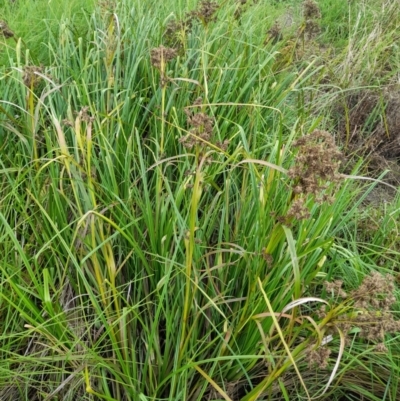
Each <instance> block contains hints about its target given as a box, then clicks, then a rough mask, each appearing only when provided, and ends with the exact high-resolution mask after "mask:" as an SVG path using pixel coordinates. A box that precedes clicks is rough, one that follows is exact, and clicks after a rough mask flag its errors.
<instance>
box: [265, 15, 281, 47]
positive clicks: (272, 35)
mask: <svg viewBox="0 0 400 401" xmlns="http://www.w3.org/2000/svg"><path fill="white" fill-rule="evenodd" d="M267 33H268V36H267V38H266V39H265V41H264V44H265V45H266V44H267V43H270V42H271V43H272V44H276V43H278V42H279V41H280V40H282V39H283V35H282V28H281V26H280V25H279V22H278V21H275V23H274V25H272V27H271V28H270V29H269V31H268V32H267Z"/></svg>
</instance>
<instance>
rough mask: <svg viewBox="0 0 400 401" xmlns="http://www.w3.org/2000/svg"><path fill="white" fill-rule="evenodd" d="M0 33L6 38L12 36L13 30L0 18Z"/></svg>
mask: <svg viewBox="0 0 400 401" xmlns="http://www.w3.org/2000/svg"><path fill="white" fill-rule="evenodd" d="M0 34H1V35H3V36H4V37H5V38H6V39H9V38H12V37H14V32H13V31H12V30H11V29H10V28H9V26H8V24H7V22H6V21H2V20H0Z"/></svg>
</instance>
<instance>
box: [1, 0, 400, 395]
mask: <svg viewBox="0 0 400 401" xmlns="http://www.w3.org/2000/svg"><path fill="white" fill-rule="evenodd" d="M166 3H167V2H165V3H163V6H162V7H160V4H159V2H156V1H148V2H146V4H144V2H142V1H139V0H137V1H136V0H134V1H132V0H122V1H118V2H115V3H114V2H112V1H110V2H99V4H96V5H94V4H93V7H94V8H93V10H92V9H91V7H92V6H91V3H87V2H85V3H80V2H78V1H76V2H62V1H59V2H43V1H37V2H26V3H23V2H18V1H16V2H15V3H12V4H11V3H7V4H6V3H4V5H3V6H2V7H3V8H2V10H3V13H4V19H5V20H7V24H8V27H9V28H10V29H11V31H12V32H13V33H14V36H11V37H9V38H6V37H5V36H2V37H1V38H0V42H1V44H0V45H1V46H2V54H3V56H4V57H5V59H6V62H5V64H4V67H2V69H1V77H0V93H1V94H2V96H1V100H0V138H1V142H0V143H1V145H0V152H1V153H0V171H1V180H0V220H1V224H0V239H1V240H0V254H1V255H2V258H1V263H0V285H1V291H0V340H1V344H2V347H1V349H0V398H1V399H2V400H17V399H21V400H23V399H31V400H52V399H62V400H78V399H79V400H132V401H133V400H171V401H172V400H205V399H208V400H217V399H225V400H241V401H251V400H254V401H255V400H259V399H265V400H267V399H268V400H273V399H290V400H293V399H297V398H299V397H303V396H308V397H311V398H312V397H313V396H317V395H321V397H322V398H324V397H325V399H339V398H340V397H341V396H342V395H346V394H347V395H348V394H349V393H350V392H351V393H354V394H358V395H364V396H365V397H366V398H368V397H369V398H368V399H378V398H379V397H381V398H379V399H387V400H394V399H396V394H397V389H398V379H397V377H398V376H399V366H400V365H399V360H398V356H399V346H398V344H397V343H396V337H395V336H396V334H393V332H392V331H389V330H388V331H387V336H386V341H385V346H386V347H387V349H388V351H387V353H385V352H383V351H377V350H376V348H374V347H376V346H377V344H376V341H375V340H374V339H372V340H371V339H368V340H366V339H365V338H364V337H362V335H361V334H358V333H359V332H360V330H359V327H358V326H357V324H358V323H359V321H358V320H357V319H356V316H357V314H358V313H362V311H361V309H360V307H358V306H357V305H356V301H357V300H355V299H352V298H351V297H350V298H349V299H345V298H344V297H342V298H340V297H332V294H330V293H329V291H326V290H325V289H323V287H322V284H323V282H324V281H325V279H329V280H333V279H335V278H338V277H340V276H341V274H342V273H346V272H347V273H346V275H345V276H344V277H343V280H344V281H345V286H347V288H348V289H349V290H351V289H354V288H357V287H359V285H360V284H361V283H362V282H363V280H364V277H365V276H368V274H369V273H370V270H373V269H374V268H375V269H376V268H379V267H377V264H378V259H379V258H378V256H379V257H385V258H386V259H385V267H384V269H382V272H383V273H385V274H386V273H387V274H389V273H390V274H393V264H394V262H398V260H399V258H398V256H399V253H398V251H399V250H398V246H397V245H396V240H397V236H396V230H397V225H396V219H397V218H398V214H399V210H400V209H399V200H398V198H396V199H395V200H394V201H393V204H392V205H391V206H390V210H385V212H384V213H382V212H377V216H376V219H377V221H378V223H377V224H378V228H377V232H375V233H372V232H367V230H365V231H363V232H361V233H360V229H359V227H360V221H363V219H365V216H364V215H363V212H362V211H361V212H360V211H359V209H360V208H359V206H360V205H361V204H362V202H363V199H364V198H365V196H364V195H363V194H362V193H363V192H362V191H363V190H364V189H363V188H362V187H361V186H359V185H358V184H357V178H360V177H357V176H344V175H339V174H338V171H337V167H338V153H337V150H336V148H335V146H334V144H333V139H332V136H331V135H330V134H328V133H326V132H325V131H322V130H319V129H317V128H318V127H321V126H322V127H323V126H324V125H328V124H329V117H330V116H329V115H328V114H327V112H326V110H329V108H330V104H325V106H326V108H325V113H326V114H321V115H320V116H319V115H316V114H315V110H316V109H318V110H321V109H322V107H321V105H320V104H319V105H318V107H317V105H316V104H317V101H316V98H315V92H317V88H318V87H317V84H318V82H319V80H320V79H321V74H322V73H323V71H325V70H326V69H328V68H325V66H324V65H322V64H321V63H320V62H319V61H318V60H316V59H315V60H310V62H305V60H304V59H302V58H301V57H302V55H304V54H305V52H306V51H308V50H309V49H308V50H307V43H306V42H307V40H306V35H304V36H303V43H302V40H301V35H300V37H299V38H296V37H294V36H293V35H294V34H293V32H294V31H295V29H294V27H292V26H291V27H286V30H284V36H283V37H280V36H279V35H276V36H273V35H272V31H269V32H268V29H267V30H266V29H265V23H266V21H267V22H268V24H269V25H268V26H270V27H271V26H272V24H273V22H274V21H273V20H271V18H270V17H268V14H267V13H266V11H267V9H268V8H269V7H270V6H271V5H270V4H262V2H259V3H258V2H254V3H253V2H250V1H249V2H248V4H247V5H246V7H247V8H246V9H244V10H243V13H241V14H240V15H239V14H237V13H236V16H235V12H236V11H237V9H238V3H236V2H233V1H223V2H221V4H220V5H219V7H218V8H216V7H215V5H214V4H213V3H212V2H200V3H199V4H197V5H196V4H193V5H191V7H190V8H187V9H186V8H185V7H184V6H183V5H182V4H180V2H171V4H166ZM61 6H62V7H61ZM279 7H282V5H280V6H279ZM279 7H278V8H277V10H279V9H280V8H279ZM352 7H353V6H352ZM189 11H192V12H191V13H189V14H185V13H186V12H189ZM28 12H29V16H31V17H32V20H37V24H31V23H29V20H28V19H27V18H26V14H25V13H28ZM300 12H301V10H297V13H298V14H297V16H296V18H294V21H295V22H296V23H297V21H300V22H299V23H301V21H302V19H303V17H302V16H301V14H300ZM252 13H254V15H255V16H256V18H255V19H254V21H253V20H252V19H251V18H249V16H251V15H252ZM11 15H13V17H12V19H11V17H10V16H11ZM171 21H175V25H173V24H171ZM32 25H33V27H32ZM172 27H174V29H172ZM28 28H29V32H32V34H31V35H32V36H29V35H28ZM303 28H304V29H306V27H305V26H304V27H303ZM303 28H302V29H303ZM285 35H286V36H285ZM335 35H336V34H335ZM272 36H273V37H272ZM271 37H272V39H271ZM268 38H269V39H268ZM161 44H164V46H166V47H162V46H160V45H161ZM172 45H173V46H174V47H175V50H171V49H169V46H172ZM301 45H302V46H303V49H301ZM167 46H168V47H167ZM28 49H29V50H28ZM324 96H327V95H326V94H325V95H324ZM330 96H332V97H334V96H335V95H333V94H330ZM308 98H310V100H309V101H306V100H305V99H308ZM318 99H324V97H323V96H321V97H320V98H318ZM310 156H314V160H316V161H317V162H316V163H315V164H313V162H312V158H311V157H310ZM359 171H360V166H359V165H357V166H356V167H354V168H353V174H358V173H359ZM363 182H365V181H363ZM311 184H312V185H311ZM368 190H373V187H372V186H369V187H368V189H367V191H368ZM360 213H361V214H360ZM378 231H379V232H378ZM387 233H390V235H389V236H386V234H387ZM367 234H368V237H365V235H367ZM383 238H385V239H383ZM383 255H384V256H383ZM388 261H391V262H393V263H392V264H391V263H389V262H388ZM388 277H389V276H388ZM360 288H362V287H360ZM390 288H392V287H390ZM349 293H351V292H349ZM353 294H356V292H354V293H353ZM380 295H381V294H380ZM380 295H379V296H380ZM322 305H325V306H326V311H325V312H324V313H322V312H321V309H320V307H321V306H322ZM360 311H361V312H360ZM343 319H349V320H350V321H351V323H352V324H351V325H350V326H351V328H350V329H349V330H348V331H346V330H344V329H343V328H341V326H340V324H342V323H343ZM376 319H377V321H378V323H379V322H380V321H381V320H380V317H379V316H376ZM378 323H376V324H378ZM349 339H350V343H351V344H348V342H349ZM383 342H384V339H381V338H380V341H379V344H381V343H383ZM326 349H329V352H328V351H326ZM321 350H325V351H326V352H325V354H326V355H327V358H324V360H323V361H322V362H323V363H326V365H325V366H323V367H322V368H321V369H317V368H316V367H315V366H314V365H313V363H312V362H313V359H312V358H311V357H310V355H312V356H316V355H317V354H318V355H319V356H321V353H320V351H321ZM322 362H321V363H322ZM388 366H390V367H391V369H388ZM387 383H389V384H387ZM383 396H384V397H386V398H382V397H383ZM374 397H375V398H374ZM377 397H378V398H377Z"/></svg>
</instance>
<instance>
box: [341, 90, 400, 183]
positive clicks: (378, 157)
mask: <svg viewBox="0 0 400 401" xmlns="http://www.w3.org/2000/svg"><path fill="white" fill-rule="evenodd" d="M337 112H338V115H339V116H340V117H339V118H338V132H339V138H340V139H341V141H342V143H343V144H344V149H345V152H346V154H347V155H348V156H349V157H351V156H352V155H355V156H357V157H364V158H366V160H367V164H368V170H369V173H372V175H373V176H374V177H377V176H379V175H380V174H381V173H382V172H383V171H384V170H389V173H388V174H387V175H386V176H385V181H387V182H389V183H391V184H393V185H399V184H400V94H399V92H398V90H393V88H385V89H384V90H381V91H376V90H362V91H358V92H357V93H353V94H351V95H348V96H346V97H345V98H344V99H343V100H342V104H341V105H340V106H338V107H337Z"/></svg>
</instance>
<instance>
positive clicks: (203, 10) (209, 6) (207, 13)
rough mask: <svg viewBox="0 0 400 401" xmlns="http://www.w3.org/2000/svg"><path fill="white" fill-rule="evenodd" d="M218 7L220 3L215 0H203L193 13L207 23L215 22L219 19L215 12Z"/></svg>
mask: <svg viewBox="0 0 400 401" xmlns="http://www.w3.org/2000/svg"><path fill="white" fill-rule="evenodd" d="M218 8H219V5H218V3H216V2H215V1H210V0H201V1H200V3H199V4H198V6H197V9H196V10H195V11H193V12H192V14H193V15H194V16H196V17H197V18H198V19H199V20H200V21H202V22H203V23H204V24H206V25H207V24H208V23H210V22H215V21H216V20H217V17H216V16H215V13H216V12H217V10H218Z"/></svg>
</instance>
